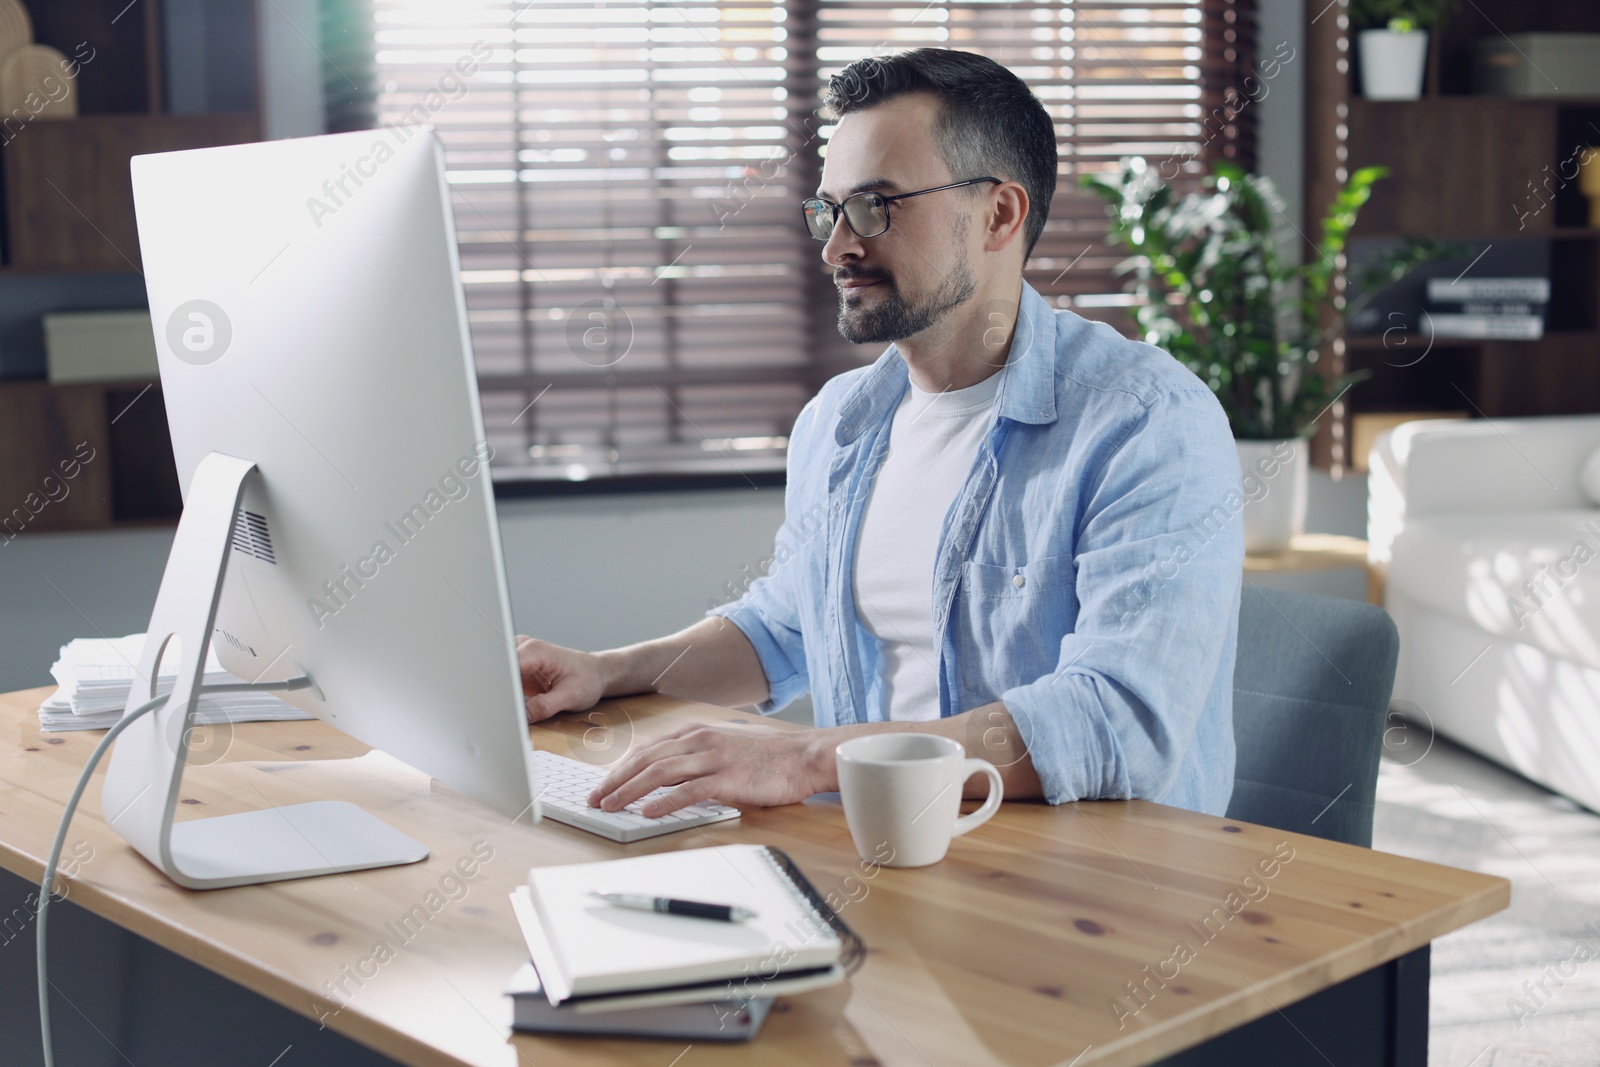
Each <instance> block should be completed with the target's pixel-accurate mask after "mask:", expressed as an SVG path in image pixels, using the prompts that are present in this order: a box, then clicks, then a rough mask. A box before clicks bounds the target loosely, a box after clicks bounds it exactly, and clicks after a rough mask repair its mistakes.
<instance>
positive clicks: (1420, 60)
mask: <svg viewBox="0 0 1600 1067" xmlns="http://www.w3.org/2000/svg"><path fill="white" fill-rule="evenodd" d="M1427 65H1428V31H1427V30H1412V31H1411V32H1409V33H1396V32H1394V31H1393V30H1362V31H1361V95H1363V96H1365V97H1366V98H1367V99H1368V100H1417V99H1420V98H1421V96H1422V75H1423V71H1424V69H1425V68H1426V67H1427Z"/></svg>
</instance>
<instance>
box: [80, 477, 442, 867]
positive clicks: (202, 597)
mask: <svg viewBox="0 0 1600 1067" xmlns="http://www.w3.org/2000/svg"><path fill="white" fill-rule="evenodd" d="M255 469H256V465H255V463H254V462H252V461H250V460H245V459H238V458H236V457H234V456H228V455H224V454H223V453H220V452H212V453H210V454H209V455H207V456H206V457H205V458H204V459H203V460H201V461H200V464H199V466H197V467H196V468H195V472H194V478H193V480H192V481H191V482H190V485H189V494H188V500H187V502H186V503H185V504H184V508H183V516H182V518H180V519H179V520H178V532H177V535H176V536H175V537H174V538H173V542H172V551H171V553H170V554H169V555H168V557H167V568H166V571H165V572H164V573H163V574H162V576H161V589H160V591H159V592H158V593H157V594H156V602H155V607H154V608H153V609H152V610H151V612H150V627H149V631H148V633H147V634H146V636H145V643H144V650H143V651H142V652H141V653H140V655H139V668H138V678H139V679H148V680H149V682H148V686H146V685H145V684H144V683H143V682H142V681H139V682H135V684H134V687H133V691H132V692H130V693H129V694H128V704H127V706H126V707H125V708H124V709H123V714H124V715H126V714H127V713H128V712H130V711H132V710H133V709H135V708H137V707H139V706H140V705H141V704H145V703H147V702H148V701H150V700H151V699H152V698H154V697H155V696H156V691H155V690H156V684H155V679H156V669H157V666H158V664H159V663H160V662H161V656H162V653H163V652H164V651H165V650H166V647H167V643H168V641H169V640H170V639H171V637H173V636H174V635H176V636H177V637H178V638H179V641H180V645H181V648H180V652H181V656H182V659H181V661H180V662H179V664H178V673H177V678H176V680H175V682H174V685H173V689H172V694H171V696H170V697H168V699H167V702H166V704H164V705H163V706H162V707H159V708H157V709H156V710H155V711H153V712H149V713H148V714H146V715H145V716H144V717H143V718H142V719H140V720H138V721H137V722H135V723H133V724H132V725H130V726H129V727H128V728H127V729H126V730H124V731H123V733H122V734H121V736H119V737H118V738H117V741H116V745H115V747H114V748H113V749H112V752H111V760H110V763H109V765H108V766H107V768H106V777H105V786H104V789H103V790H102V792H101V801H100V810H101V813H102V815H103V816H104V817H105V821H106V823H107V825H109V826H110V827H111V828H112V829H113V830H115V831H116V832H117V833H118V834H120V835H121V836H122V837H123V839H124V840H126V841H127V842H128V843H129V844H130V845H132V846H133V847H134V848H135V849H136V850H138V852H139V854H140V855H142V856H144V858H145V859H147V860H149V861H150V862H151V863H153V864H155V865H156V866H157V867H159V868H160V869H161V871H162V872H163V873H165V874H166V875H167V877H169V878H171V879H172V880H173V881H174V882H176V883H178V884H179V885H181V886H184V887H186V888H189V889H222V888H224V887H227V886H236V885H254V884H256V883H259V882H278V881H284V880H287V879H291V878H310V877H312V876H314V875H319V874H336V873H342V872H345V871H360V870H366V869H369V868H372V867H390V866H394V865H396V864H402V863H416V862H417V861H418V860H423V859H426V858H427V857H428V850H427V848H426V847H425V846H423V845H422V844H421V843H419V842H417V841H413V840H412V839H411V838H409V837H407V836H406V835H405V834H402V833H400V832H399V831H398V830H396V829H394V828H393V827H392V826H390V825H389V824H388V823H385V822H383V821H382V820H381V819H378V818H376V817H375V816H372V815H369V814H368V813H367V812H365V811H363V810H361V809H360V808H358V807H356V806H355V805H354V804H349V803H345V802H342V801H331V800H325V801H317V802H315V803H310V804H292V805H286V806H284V807H270V808H267V809H265V810H262V811H249V812H243V813H241V814H237V815H220V816H216V817H214V818H209V819H191V820H186V821H184V822H174V821H173V818H172V816H173V812H174V811H175V810H176V808H177V803H178V792H179V787H180V785H181V783H182V780H183V768H184V761H185V755H186V753H187V751H188V746H189V737H190V731H191V729H192V728H193V726H194V716H195V710H196V707H197V705H198V703H199V698H200V695H201V694H200V688H201V682H202V680H203V679H204V676H205V662H206V649H207V647H208V646H209V642H210V639H211V632H212V627H213V626H215V625H216V616H217V605H218V603H219V602H220V600H221V598H222V581H223V577H224V575H225V573H226V571H227V566H228V556H229V549H230V544H231V541H232V536H233V524H234V517H235V515H236V514H237V512H238V509H239V502H240V499H241V497H242V496H243V493H244V486H245V481H246V479H247V478H249V477H250V476H251V475H252V474H253V473H254V472H255ZM301 673H304V671H303V670H302V672H301ZM251 680H253V679H247V681H251ZM308 684H310V685H313V686H314V684H315V683H314V682H311V683H308Z"/></svg>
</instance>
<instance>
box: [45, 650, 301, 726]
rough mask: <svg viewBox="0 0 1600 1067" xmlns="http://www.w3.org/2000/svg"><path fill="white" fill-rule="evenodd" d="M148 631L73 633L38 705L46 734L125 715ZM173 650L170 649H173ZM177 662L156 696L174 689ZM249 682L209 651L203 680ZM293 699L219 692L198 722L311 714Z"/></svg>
mask: <svg viewBox="0 0 1600 1067" xmlns="http://www.w3.org/2000/svg"><path fill="white" fill-rule="evenodd" d="M144 636H145V635H144V634H129V635H127V636H126V637H114V638H110V639H105V638H87V637H79V638H74V639H73V640H72V641H70V642H68V643H67V644H65V645H63V646H62V648H61V655H60V658H59V659H57V660H56V662H55V665H54V666H52V667H51V668H50V673H51V674H52V675H53V676H54V677H55V680H56V684H57V688H56V691H55V692H54V693H51V694H50V696H49V697H48V698H46V700H45V702H44V703H43V704H41V705H39V726H40V729H42V730H44V731H45V732H46V733H54V732H57V731H61V730H103V729H106V728H107V727H110V726H113V725H115V723H116V721H117V720H118V719H120V718H122V709H123V708H124V707H126V706H127V703H128V693H129V691H130V690H131V689H132V688H133V685H134V682H135V681H136V680H137V681H138V682H139V684H140V685H141V686H143V685H146V684H147V682H146V680H144V679H141V678H139V677H138V669H137V668H138V665H139V655H140V653H141V652H143V651H144ZM169 651H170V650H169ZM177 673H178V662H177V658H176V657H173V656H170V655H169V656H167V657H165V662H163V663H162V664H161V670H160V672H159V673H158V674H157V676H156V693H157V695H160V694H163V693H170V692H172V685H173V682H174V681H175V680H176V678H177ZM242 681H245V679H243V678H239V677H237V676H236V675H233V674H230V673H228V672H227V671H225V670H223V669H222V664H221V663H219V662H217V657H216V654H215V653H214V652H212V651H211V650H210V649H209V648H208V649H207V650H206V669H205V678H204V682H203V683H202V684H204V685H223V684H228V683H236V682H242ZM309 718H312V716H310V715H307V714H306V713H305V712H303V711H301V710H300V709H299V708H297V707H295V706H294V705H293V704H289V703H286V702H285V701H283V700H280V699H278V698H277V697H275V696H273V695H272V694H271V693H265V692H257V693H216V694H211V695H207V696H202V697H201V698H200V701H199V705H198V707H197V708H196V713H195V721H196V722H197V723H202V724H208V725H213V724H217V723H224V722H258V721H274V722H275V721H279V720H285V719H309Z"/></svg>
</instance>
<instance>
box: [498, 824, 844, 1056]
mask: <svg viewBox="0 0 1600 1067" xmlns="http://www.w3.org/2000/svg"><path fill="white" fill-rule="evenodd" d="M602 892H605V893H614V894H643V895H648V896H653V897H663V898H681V899H686V900H698V901H710V902H716V903H719V904H728V905H732V906H735V907H737V908H743V909H746V911H747V913H748V912H753V913H754V914H753V916H752V915H748V914H747V915H746V917H745V918H743V919H739V920H731V921H720V920H716V919H707V918H698V917H693V916H688V915H678V914H668V913H664V912H658V911H641V910H637V909H634V908H624V907H618V906H615V905H614V904H612V903H609V902H608V901H606V900H603V899H601V898H600V897H599V896H597V895H596V894H598V893H602ZM511 905H512V909H513V911H514V912H515V913H516V916H517V923H518V925H519V926H521V928H522V934H523V939H524V940H525V941H526V942H527V945H528V952H529V954H530V955H531V956H532V962H531V963H530V964H529V965H528V966H526V967H524V968H522V970H520V971H519V972H518V973H517V974H516V975H514V976H513V978H512V981H511V986H510V988H509V989H508V990H507V995H509V996H510V997H511V999H512V1004H513V1011H512V1019H513V1023H512V1025H513V1026H514V1027H515V1028H517V1029H519V1030H533V1031H539V1032H545V1033H593V1034H611V1035H618V1034H625V1035H630V1036H636V1037H660V1038H667V1037H671V1038H695V1039H699V1040H722V1041H740V1040H748V1039H750V1038H751V1037H754V1036H755V1034H756V1032H757V1031H759V1030H760V1028H761V1024H762V1022H763V1021H764V1020H765V1018H766V1016H767V1012H768V1011H769V1010H770V1008H771V1006H772V1000H773V998H774V997H777V996H780V995H785V994H790V993H802V992H805V991H808V990H812V989H819V988H822V987H824V986H830V985H835V984H837V983H839V982H843V981H844V980H845V979H846V978H847V977H848V976H849V975H851V974H853V973H854V972H855V970H856V968H857V967H859V966H860V965H861V961H862V960H863V959H864V958H865V955H866V949H865V948H864V947H863V946H862V943H861V939H860V938H858V937H857V936H856V935H855V934H854V933H853V932H852V931H851V930H850V928H849V927H848V926H846V925H845V924H844V922H843V921H842V920H841V919H840V918H839V916H838V914H837V913H836V912H835V911H834V910H833V909H832V908H831V907H829V906H828V904H827V902H826V901H825V900H824V899H823V898H822V897H821V896H820V895H819V894H818V893H817V891H816V889H815V888H814V887H813V886H812V884H811V882H810V881H809V880H807V878H806V876H805V875H804V874H802V873H801V872H800V870H799V869H798V868H797V867H795V865H794V863H793V861H792V860H790V859H789V857H788V856H787V855H786V854H785V853H783V852H782V851H781V850H779V849H775V848H770V847H766V846H762V845H720V846H715V847H710V848H692V849H685V850H683V851H679V852H666V853H659V854H656V855H651V856H637V857H631V858H629V859H622V860H610V861H606V862H601V863H578V864H569V865H566V866H557V867H535V868H534V869H533V870H532V871H531V872H529V875H528V884H527V885H525V886H519V887H518V888H517V890H516V891H515V892H513V893H512V895H511Z"/></svg>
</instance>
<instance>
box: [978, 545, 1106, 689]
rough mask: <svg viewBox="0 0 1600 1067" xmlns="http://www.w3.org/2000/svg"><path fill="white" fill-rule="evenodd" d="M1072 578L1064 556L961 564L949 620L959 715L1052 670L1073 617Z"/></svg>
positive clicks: (1074, 592)
mask: <svg viewBox="0 0 1600 1067" xmlns="http://www.w3.org/2000/svg"><path fill="white" fill-rule="evenodd" d="M1077 576H1078V569H1077V566H1076V564H1074V563H1073V560H1072V556H1071V555H1069V554H1062V555H1059V556H1044V557H1042V558H1039V559H1035V560H1031V561H1029V562H1027V563H1016V564H998V563H980V562H977V561H973V560H968V561H967V562H966V563H964V564H963V565H962V568H961V587H960V589H958V590H957V593H956V604H955V610H954V611H953V613H952V619H951V624H952V627H953V629H954V633H953V635H952V636H953V638H954V642H953V643H954V645H955V650H956V657H957V659H956V672H955V673H956V677H957V684H958V688H959V691H960V693H961V695H962V697H963V700H962V701H961V703H962V705H963V707H961V708H958V709H957V710H958V711H964V710H966V709H967V708H970V707H973V706H975V703H976V702H982V703H988V702H992V701H995V700H998V699H1000V694H1001V693H1003V692H1005V691H1006V690H1007V689H1010V688H1012V687H1013V686H1017V685H1023V684H1025V683H1028V682H1032V681H1034V680H1036V679H1038V678H1039V677H1041V676H1043V675H1045V674H1048V673H1049V672H1050V671H1052V670H1054V669H1055V667H1056V663H1057V660H1058V659H1059V658H1060V654H1061V639H1062V638H1063V637H1065V636H1066V635H1067V634H1069V633H1071V632H1072V629H1073V626H1074V624H1075V623H1076V621H1077V617H1078V594H1077Z"/></svg>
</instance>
